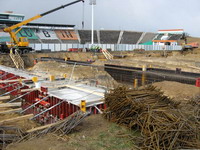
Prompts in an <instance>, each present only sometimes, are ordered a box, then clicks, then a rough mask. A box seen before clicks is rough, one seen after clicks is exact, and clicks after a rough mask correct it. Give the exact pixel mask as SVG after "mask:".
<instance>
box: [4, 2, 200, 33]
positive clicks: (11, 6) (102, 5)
mask: <svg viewBox="0 0 200 150" xmlns="http://www.w3.org/2000/svg"><path fill="white" fill-rule="evenodd" d="M72 1H73V0H0V6H1V7H0V12H4V11H7V10H11V11H14V12H15V13H18V14H25V16H26V19H28V18H30V17H32V16H35V15H36V14H41V13H43V12H45V11H48V10H50V9H53V8H55V7H58V6H60V5H64V4H67V3H69V2H72ZM199 7H200V0H97V5H96V6H95V7H94V17H95V20H94V29H97V30H99V29H105V30H107V29H108V30H134V31H145V32H157V30H159V29H184V30H185V31H186V32H188V33H189V34H190V35H192V36H198V37H200V9H199ZM84 10H85V11H84V20H85V29H91V6H90V5H89V0H85V4H84ZM82 18H83V4H82V2H80V3H77V4H74V5H72V6H69V7H66V8H65V9H61V10H59V11H57V12H54V13H52V14H49V15H47V16H44V17H43V18H41V19H38V20H36V21H34V22H40V23H56V24H74V25H76V28H77V29H81V27H82V26H81V22H82Z"/></svg>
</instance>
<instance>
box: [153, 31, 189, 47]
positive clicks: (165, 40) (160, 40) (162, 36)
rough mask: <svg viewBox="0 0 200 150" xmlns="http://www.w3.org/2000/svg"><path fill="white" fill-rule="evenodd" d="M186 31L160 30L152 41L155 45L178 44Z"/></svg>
mask: <svg viewBox="0 0 200 150" xmlns="http://www.w3.org/2000/svg"><path fill="white" fill-rule="evenodd" d="M184 33H185V32H184V30H183V29H171V30H158V34H157V36H155V38H154V39H153V40H152V41H153V44H154V45H178V41H180V40H181V38H182V37H183V35H184Z"/></svg>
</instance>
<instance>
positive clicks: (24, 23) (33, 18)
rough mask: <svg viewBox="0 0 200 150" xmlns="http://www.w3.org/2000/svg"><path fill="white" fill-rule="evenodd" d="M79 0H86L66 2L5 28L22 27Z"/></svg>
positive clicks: (8, 29) (82, 0) (8, 30)
mask: <svg viewBox="0 0 200 150" xmlns="http://www.w3.org/2000/svg"><path fill="white" fill-rule="evenodd" d="M78 2H84V0H76V1H74V2H71V3H68V4H66V5H62V6H60V7H57V8H54V9H52V10H49V11H47V12H45V13H42V14H39V15H36V16H34V17H32V18H29V19H27V20H25V21H22V22H20V23H18V24H16V25H13V26H11V27H7V28H4V32H10V31H12V30H14V29H16V28H19V27H21V26H23V25H26V24H27V23H29V22H31V21H33V20H36V19H39V18H41V17H43V16H45V15H47V14H50V13H52V12H55V11H57V10H60V9H62V8H65V7H67V6H70V5H73V4H75V3H78Z"/></svg>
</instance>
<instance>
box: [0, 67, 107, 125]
mask: <svg viewBox="0 0 200 150" xmlns="http://www.w3.org/2000/svg"><path fill="white" fill-rule="evenodd" d="M33 77H34V75H31V74H30V73H28V72H26V71H19V70H17V69H14V68H9V67H5V66H1V65H0V79H1V81H0V88H1V90H4V91H5V92H6V93H4V94H2V95H1V96H4V95H7V94H11V95H13V96H15V98H14V100H19V99H20V100H21V101H22V111H21V113H24V114H30V113H32V114H34V117H33V118H31V119H35V120H37V121H38V122H39V123H41V124H48V123H54V122H56V121H58V120H60V119H64V118H66V117H68V116H69V115H71V114H73V113H74V112H76V111H77V110H80V103H81V101H82V100H85V101H86V110H87V111H89V112H91V114H97V113H99V112H101V111H100V110H101V109H104V108H105V105H104V101H103V98H104V93H105V89H103V88H99V87H97V86H96V87H95V86H89V85H84V84H81V83H78V84H73V85H72V84H67V85H63V83H66V81H62V80H60V81H58V82H57V81H55V82H50V81H48V80H46V79H42V80H41V81H40V82H41V87H40V88H39V89H35V85H34V83H33V82H32V80H31V79H32V78H33ZM56 83H59V88H56V87H55V86H53V87H55V88H52V84H56ZM11 101H12V100H11ZM12 102H13V101H12Z"/></svg>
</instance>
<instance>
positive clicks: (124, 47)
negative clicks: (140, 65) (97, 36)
mask: <svg viewBox="0 0 200 150" xmlns="http://www.w3.org/2000/svg"><path fill="white" fill-rule="evenodd" d="M95 45H96V46H100V47H101V48H102V49H108V50H111V51H132V50H134V49H144V50H146V51H148V50H182V47H181V46H177V45H174V46H168V45H165V46H160V45H131V44H95ZM30 46H31V47H32V48H33V49H35V50H51V51H67V50H68V49H70V48H90V47H91V46H92V45H91V44H52V43H51V44H41V43H40V44H30Z"/></svg>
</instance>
